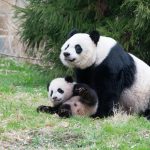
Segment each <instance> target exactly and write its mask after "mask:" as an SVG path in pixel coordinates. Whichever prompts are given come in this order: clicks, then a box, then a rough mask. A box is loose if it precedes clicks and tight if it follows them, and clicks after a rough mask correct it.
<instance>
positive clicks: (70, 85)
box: [37, 76, 98, 117]
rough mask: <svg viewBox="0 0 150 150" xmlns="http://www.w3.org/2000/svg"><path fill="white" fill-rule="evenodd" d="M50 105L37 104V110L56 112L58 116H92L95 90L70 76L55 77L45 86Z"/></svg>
mask: <svg viewBox="0 0 150 150" xmlns="http://www.w3.org/2000/svg"><path fill="white" fill-rule="evenodd" d="M47 90H48V97H49V99H50V100H51V102H52V104H53V107H51V106H43V105H41V106H39V107H38V108H37V111H38V112H46V113H50V114H54V113H56V114H58V115H59V116H60V117H71V116H92V115H94V114H95V113H96V111H97V107H98V97H97V94H96V92H95V91H94V90H93V89H92V88H90V87H89V86H88V85H86V84H78V83H75V82H73V79H72V77H71V76H67V77H65V78H56V79H53V80H52V81H51V83H50V84H48V86H47Z"/></svg>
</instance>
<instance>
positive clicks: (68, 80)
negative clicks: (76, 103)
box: [65, 76, 73, 83]
mask: <svg viewBox="0 0 150 150" xmlns="http://www.w3.org/2000/svg"><path fill="white" fill-rule="evenodd" d="M65 80H66V81H67V82H70V83H72V82H73V78H72V77H71V76H66V77H65Z"/></svg>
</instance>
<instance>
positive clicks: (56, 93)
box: [48, 78, 74, 106]
mask: <svg viewBox="0 0 150 150" xmlns="http://www.w3.org/2000/svg"><path fill="white" fill-rule="evenodd" d="M73 86H74V83H71V82H67V81H66V80H65V79H64V78H56V79H54V80H52V82H51V83H50V85H49V88H48V97H49V98H50V100H51V101H52V103H53V105H54V106H56V105H58V104H60V103H61V102H63V101H66V100H68V99H69V98H70V97H71V96H72V94H73V93H72V91H73Z"/></svg>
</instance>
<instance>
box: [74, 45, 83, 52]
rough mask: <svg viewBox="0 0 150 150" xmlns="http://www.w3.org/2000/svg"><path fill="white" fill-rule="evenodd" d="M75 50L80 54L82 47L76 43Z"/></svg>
mask: <svg viewBox="0 0 150 150" xmlns="http://www.w3.org/2000/svg"><path fill="white" fill-rule="evenodd" d="M75 50H76V53H77V54H80V53H81V52H82V48H81V46H80V45H78V44H77V45H76V46H75Z"/></svg>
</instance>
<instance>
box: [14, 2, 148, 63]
mask: <svg viewBox="0 0 150 150" xmlns="http://www.w3.org/2000/svg"><path fill="white" fill-rule="evenodd" d="M28 1H29V5H28V6H27V7H26V8H18V7H17V8H16V17H17V18H18V19H21V21H22V23H21V26H20V34H21V38H22V40H23V41H24V42H25V43H26V44H27V52H28V53H29V54H30V55H32V56H34V55H35V54H36V52H37V50H38V51H40V52H41V53H42V56H44V57H43V58H44V59H45V60H48V61H52V62H57V64H59V63H58V62H59V57H58V55H59V53H60V47H61V45H62V44H63V43H64V41H65V40H66V38H67V34H68V32H69V31H70V30H71V29H72V28H77V29H78V30H79V31H80V32H89V31H91V30H94V29H97V30H99V31H100V32H101V34H102V35H107V36H111V37H113V38H115V39H117V40H118V41H119V42H120V43H121V44H122V45H123V47H124V48H125V49H126V50H127V51H129V52H131V53H134V54H135V55H137V56H139V57H140V58H141V59H143V60H144V61H146V62H148V63H149V64H150V50H149V48H150V28H149V27H150V2H149V0H123V1H122V0H118V1H113V0H88V1H87V0H28ZM43 45H45V47H44V49H41V48H39V47H40V46H43Z"/></svg>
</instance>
